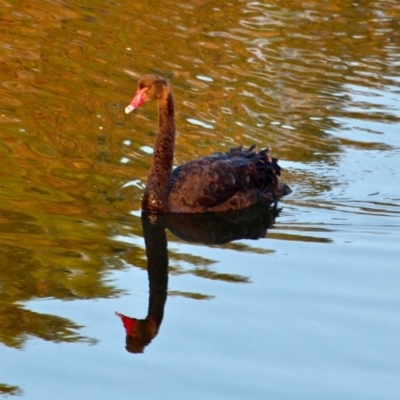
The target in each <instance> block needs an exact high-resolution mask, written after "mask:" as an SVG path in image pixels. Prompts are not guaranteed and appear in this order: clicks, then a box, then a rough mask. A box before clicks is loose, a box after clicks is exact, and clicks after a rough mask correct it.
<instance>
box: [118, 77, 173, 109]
mask: <svg viewBox="0 0 400 400" xmlns="http://www.w3.org/2000/svg"><path fill="white" fill-rule="evenodd" d="M168 91H169V86H168V83H167V81H166V80H165V79H164V78H162V77H161V76H157V75H144V76H142V77H141V78H140V80H139V83H138V88H137V91H136V93H135V95H134V96H133V99H132V101H131V102H130V103H129V105H128V106H126V108H125V113H126V114H129V113H130V112H131V111H133V110H135V109H136V108H138V107H139V106H141V105H142V104H143V103H144V102H146V101H151V100H161V99H162V98H164V97H165V96H166V94H167V93H168Z"/></svg>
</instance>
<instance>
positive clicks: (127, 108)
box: [125, 104, 135, 114]
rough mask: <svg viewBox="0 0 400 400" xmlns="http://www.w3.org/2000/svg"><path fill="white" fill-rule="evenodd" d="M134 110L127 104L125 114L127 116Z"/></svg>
mask: <svg viewBox="0 0 400 400" xmlns="http://www.w3.org/2000/svg"><path fill="white" fill-rule="evenodd" d="M134 109H135V107H133V105H131V104H129V106H126V107H125V114H129V113H130V112H132V111H133V110H134Z"/></svg>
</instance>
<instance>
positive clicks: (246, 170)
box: [125, 75, 290, 214]
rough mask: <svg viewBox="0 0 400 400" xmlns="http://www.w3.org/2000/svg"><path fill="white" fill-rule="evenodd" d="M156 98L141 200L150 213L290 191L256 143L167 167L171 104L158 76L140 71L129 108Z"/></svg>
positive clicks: (225, 207)
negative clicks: (155, 122) (155, 129)
mask: <svg viewBox="0 0 400 400" xmlns="http://www.w3.org/2000/svg"><path fill="white" fill-rule="evenodd" d="M150 100H157V102H158V115H159V118H158V133H157V136H156V141H155V146H154V154H153V159H152V162H151V167H150V170H149V174H148V177H147V185H146V189H145V192H144V196H143V199H142V209H143V211H147V212H151V213H191V214H193V213H206V212H224V211H231V210H237V209H243V208H246V207H249V206H251V205H254V204H257V203H273V202H274V201H276V200H277V199H278V198H279V197H281V196H284V195H286V194H289V193H290V188H289V187H288V186H287V185H285V184H283V183H280V182H279V179H278V176H279V175H280V170H281V169H280V167H279V165H278V163H277V161H278V160H277V159H275V158H272V157H270V156H269V151H268V149H265V150H262V151H257V148H256V146H255V145H254V146H252V147H250V148H249V149H248V150H243V148H242V147H238V148H233V149H230V151H228V152H227V153H219V152H218V153H214V154H212V155H210V156H208V157H203V158H198V159H195V160H193V161H189V162H187V163H186V164H183V165H181V166H180V167H177V168H175V169H174V170H172V165H173V154H174V147H175V105H174V97H173V94H172V90H171V87H170V86H169V85H168V83H167V81H166V80H165V79H164V78H162V77H159V76H155V75H145V76H143V77H142V78H141V79H140V80H139V83H138V89H137V92H136V94H135V96H134V97H133V99H132V101H131V102H130V104H129V105H128V106H127V107H126V108H125V112H126V113H130V112H131V111H133V110H134V109H136V108H137V107H139V106H140V105H141V104H143V103H144V102H146V101H150Z"/></svg>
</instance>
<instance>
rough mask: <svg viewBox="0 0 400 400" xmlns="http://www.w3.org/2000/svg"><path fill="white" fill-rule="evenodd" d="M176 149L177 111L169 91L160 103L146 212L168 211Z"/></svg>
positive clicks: (146, 197)
mask: <svg viewBox="0 0 400 400" xmlns="http://www.w3.org/2000/svg"><path fill="white" fill-rule="evenodd" d="M174 147H175V109H174V98H173V95H172V92H171V91H170V90H169V91H168V93H167V95H166V96H165V97H164V98H162V99H160V100H159V101H158V133H157V137H156V141H155V145H154V155H153V159H152V162H151V166H150V171H149V174H148V176H147V185H146V190H145V193H144V196H143V200H142V209H143V210H144V211H150V212H167V211H168V200H167V196H168V184H169V180H170V177H171V171H172V164H173V158H174Z"/></svg>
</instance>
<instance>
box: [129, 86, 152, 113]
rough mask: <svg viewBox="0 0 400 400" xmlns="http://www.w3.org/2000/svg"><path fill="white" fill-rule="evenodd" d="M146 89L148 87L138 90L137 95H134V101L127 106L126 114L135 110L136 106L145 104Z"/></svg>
mask: <svg viewBox="0 0 400 400" xmlns="http://www.w3.org/2000/svg"><path fill="white" fill-rule="evenodd" d="M146 90H147V87H144V88H143V89H138V90H137V92H136V93H135V96H133V99H132V101H131V102H130V103H129V105H128V106H127V107H126V108H125V113H126V114H129V113H130V112H131V111H133V110H134V109H135V108H138V107H139V106H140V105H141V104H143V103H144V102H145V101H146Z"/></svg>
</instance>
